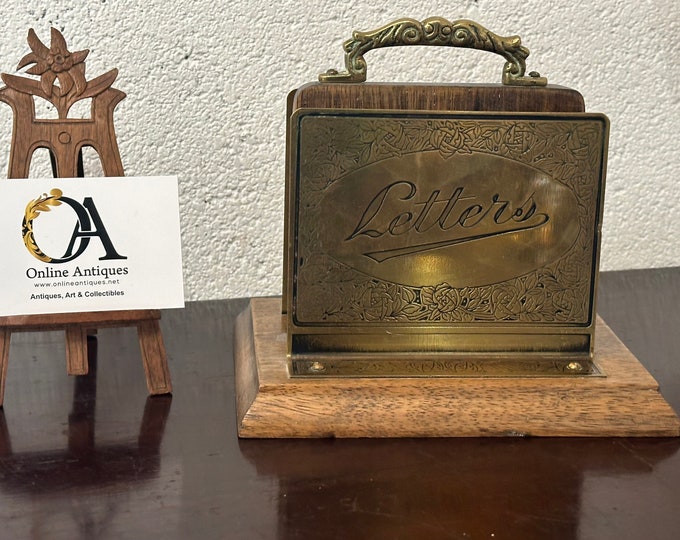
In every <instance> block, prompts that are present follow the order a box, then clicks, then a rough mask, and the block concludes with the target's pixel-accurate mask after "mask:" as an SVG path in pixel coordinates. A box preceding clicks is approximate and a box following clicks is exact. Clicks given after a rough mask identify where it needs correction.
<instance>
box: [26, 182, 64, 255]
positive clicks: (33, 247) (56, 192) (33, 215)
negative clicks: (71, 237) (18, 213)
mask: <svg viewBox="0 0 680 540" xmlns="http://www.w3.org/2000/svg"><path fill="white" fill-rule="evenodd" d="M62 195H63V193H62V191H61V190H60V189H56V188H54V189H52V190H50V193H49V195H48V194H47V193H43V194H42V195H41V196H40V197H38V198H37V199H34V200H32V201H30V202H29V203H28V204H27V205H26V212H25V213H24V219H23V221H22V222H21V235H22V237H23V239H24V245H25V246H26V249H28V251H29V252H30V253H31V255H33V256H34V257H35V258H36V259H38V260H40V261H43V262H46V263H48V262H51V261H52V258H51V257H48V256H47V255H45V254H44V253H43V252H42V251H41V250H40V248H39V247H38V244H37V242H36V241H35V236H34V235H33V221H34V220H35V219H37V218H38V216H40V212H49V211H50V209H51V208H50V207H51V206H59V205H60V204H61V201H60V200H59V199H61V196H62Z"/></svg>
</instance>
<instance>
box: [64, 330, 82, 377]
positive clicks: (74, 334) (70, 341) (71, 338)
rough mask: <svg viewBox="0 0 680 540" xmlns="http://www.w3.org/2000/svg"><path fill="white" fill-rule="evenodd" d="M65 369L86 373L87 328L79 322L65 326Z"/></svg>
mask: <svg viewBox="0 0 680 540" xmlns="http://www.w3.org/2000/svg"><path fill="white" fill-rule="evenodd" d="M66 371H67V372H68V374H69V375H87V329H86V328H85V327H84V326H82V325H79V324H74V325H71V326H67V327H66Z"/></svg>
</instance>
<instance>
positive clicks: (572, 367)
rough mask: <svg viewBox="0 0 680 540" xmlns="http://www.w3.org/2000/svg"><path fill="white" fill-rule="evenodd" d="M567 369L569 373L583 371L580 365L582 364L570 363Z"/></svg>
mask: <svg viewBox="0 0 680 540" xmlns="http://www.w3.org/2000/svg"><path fill="white" fill-rule="evenodd" d="M567 369H568V370H569V371H583V366H582V365H581V364H580V362H569V363H568V364H567Z"/></svg>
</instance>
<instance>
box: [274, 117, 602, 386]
mask: <svg viewBox="0 0 680 540" xmlns="http://www.w3.org/2000/svg"><path fill="white" fill-rule="evenodd" d="M290 130H291V131H290V133H289V142H290V148H289V157H288V159H289V166H290V189H289V193H288V195H287V196H288V201H287V203H288V208H289V212H290V215H289V216H288V227H287V228H288V238H287V246H288V247H287V250H288V251H287V257H286V259H287V261H288V263H287V266H288V268H287V269H286V271H287V272H288V279H287V283H288V286H289V290H288V291H286V298H287V302H288V305H287V306H286V307H287V314H288V315H287V316H288V319H289V321H288V324H289V348H290V352H291V354H292V356H293V364H294V367H295V365H296V364H295V362H296V361H295V358H296V355H297V356H300V361H301V362H302V356H301V355H306V356H307V360H305V361H308V360H309V355H310V354H311V355H314V354H319V355H325V356H326V357H328V355H333V354H345V355H347V354H353V353H359V354H373V355H378V356H379V355H381V354H382V355H388V356H389V358H390V359H391V360H394V359H397V360H398V358H399V357H400V356H404V355H406V356H409V355H410V356H411V357H412V356H413V353H423V354H427V353H433V352H436V353H438V354H439V353H443V352H449V353H455V352H475V353H484V352H489V353H492V354H494V355H496V356H498V355H501V356H502V355H503V354H511V355H515V356H516V355H517V354H518V353H522V354H525V355H545V354H546V353H560V352H562V353H568V354H569V355H577V356H579V355H580V356H581V357H583V358H586V359H587V357H589V355H590V353H591V351H592V341H593V340H592V334H593V331H594V313H595V312H594V290H595V281H596V276H597V264H598V251H599V231H600V226H601V213H602V212H601V211H602V203H603V200H602V199H603V188H604V168H605V159H606V142H607V134H608V121H607V119H606V117H604V116H603V115H596V114H595V115H593V114H550V115H546V114H524V113H522V114H516V113H491V114H487V113H423V112H385V111H363V110H337V111H336V110H326V109H322V110H309V109H301V110H298V111H296V112H295V114H294V115H293V116H292V118H291V120H290ZM402 360H403V358H402ZM539 363H540V362H539ZM312 364H313V362H312ZM549 364H550V363H549V362H548V364H545V365H549ZM568 364H569V362H567V363H566V364H565V365H568ZM310 365H311V364H310ZM357 365H358V364H357ZM399 365H406V363H404V362H401V363H399ZM457 365H459V364H457ZM489 365H490V364H489ZM300 366H301V367H300V369H299V370H298V371H297V372H298V373H300V374H301V373H307V374H314V372H313V370H311V371H310V370H309V369H305V368H304V366H302V364H300ZM409 369H411V368H409ZM341 371H343V373H344V372H345V371H344V370H341ZM406 371H407V372H408V369H407V370H406ZM581 371H583V372H584V373H585V372H588V373H591V370H590V368H588V369H584V370H581ZM510 372H512V369H511V370H510Z"/></svg>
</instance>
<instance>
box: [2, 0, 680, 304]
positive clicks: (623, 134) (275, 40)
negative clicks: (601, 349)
mask: <svg viewBox="0 0 680 540" xmlns="http://www.w3.org/2000/svg"><path fill="white" fill-rule="evenodd" d="M435 15H437V16H442V17H445V18H448V19H450V20H454V19H458V18H468V19H473V20H475V21H477V22H479V23H481V24H483V25H484V26H486V27H487V28H488V29H489V30H491V31H493V32H496V33H497V34H501V35H511V34H519V35H520V36H521V37H522V40H523V43H524V45H526V46H527V47H529V49H530V50H531V51H532V54H531V56H530V57H529V59H528V61H527V69H528V71H531V70H537V71H540V72H541V74H542V75H545V76H547V77H548V79H549V81H550V82H551V83H555V84H562V85H566V86H571V87H573V88H576V89H578V90H579V91H580V92H581V93H582V94H583V95H584V97H585V100H586V107H587V109H588V110H589V111H592V112H603V113H605V114H607V115H608V116H609V118H610V120H611V137H610V145H609V166H608V174H607V177H608V178H607V197H606V212H605V216H604V222H605V224H604V246H603V251H602V264H601V267H602V269H604V270H612V269H624V268H642V267H660V266H676V265H680V247H679V245H678V238H680V188H679V187H678V185H679V182H678V171H680V153H679V152H678V151H677V146H676V143H675V142H674V141H675V139H676V138H677V137H678V135H677V133H678V124H680V75H679V72H680V52H679V50H678V47H677V40H678V38H679V37H680V5H679V4H678V3H677V0H656V1H653V0H597V1H595V0H588V1H578V0H577V1H573V2H566V1H564V0H559V1H558V0H504V1H503V2H498V1H495V0H467V1H464V0H460V1H458V2H450V1H444V0H431V1H421V0H389V1H380V0H376V1H374V2H365V3H364V2H358V1H353V0H348V1H345V2H339V1H338V0H322V1H317V2H312V1H300V0H296V1H293V0H283V1H280V2H276V1H274V2H272V1H264V0H233V1H231V2H222V3H220V2H215V1H208V0H175V1H173V2H168V1H167V0H126V1H119V0H99V1H96V2H95V1H91V0H84V1H82V2H74V1H73V0H70V1H68V2H62V1H52V0H51V1H49V2H46V1H44V0H42V1H27V2H21V1H19V0H4V2H3V3H2V6H0V21H2V22H1V23H0V70H1V71H3V72H12V71H13V70H14V68H15V67H16V63H17V62H18V61H19V59H20V58H21V57H22V56H23V55H24V54H26V53H27V52H29V50H28V45H27V44H26V33H27V30H28V28H31V27H32V28H34V29H35V30H36V32H37V33H38V35H39V37H40V38H41V39H42V40H43V41H44V42H49V28H50V26H52V25H53V26H56V27H57V28H59V29H60V30H61V31H62V32H63V34H64V36H65V38H66V40H67V43H68V44H69V46H70V49H71V50H72V51H73V50H80V49H83V48H89V49H90V50H91V52H90V55H89V57H88V59H87V67H88V72H87V73H88V76H89V77H94V76H97V75H100V74H102V73H104V72H105V71H107V70H109V69H111V68H114V67H117V68H118V69H119V70H120V75H119V77H118V80H117V81H116V84H115V86H116V87H117V88H120V89H121V90H123V91H125V92H126V93H127V94H128V97H127V99H125V100H124V101H123V102H122V103H121V104H120V105H119V106H118V108H117V109H116V113H115V119H116V129H117V133H118V139H119V144H120V148H121V154H122V158H123V164H124V166H125V168H126V173H127V174H128V175H155V174H176V175H177V176H179V179H180V200H181V219H182V227H183V246H184V248H183V249H184V265H185V290H186V295H187V299H189V300H195V299H208V298H227V297H238V296H251V295H263V294H278V293H279V292H280V287H281V285H280V281H281V265H282V263H281V251H282V248H281V246H282V229H283V226H282V225H283V191H284V190H283V176H284V173H283V171H284V144H285V133H284V123H285V98H286V94H287V92H288V91H289V90H290V89H292V88H294V87H297V86H299V85H301V84H304V83H306V82H310V81H314V80H316V76H317V74H318V73H319V72H322V71H325V70H327V69H328V68H331V67H335V68H341V67H343V62H342V59H343V55H342V49H341V43H342V41H344V40H345V39H347V38H349V37H350V35H351V31H352V30H355V29H356V30H372V29H374V28H377V27H378V26H381V25H383V24H386V23H388V22H391V21H392V20H394V19H397V18H399V17H412V18H416V19H421V20H422V19H424V18H427V17H430V16H435ZM366 58H367V61H368V66H369V73H368V77H369V80H371V81H378V80H381V81H437V82H498V81H499V79H500V72H501V68H502V63H503V62H502V59H501V58H500V57H498V56H496V55H491V54H489V53H483V52H479V51H466V50H460V49H437V48H401V49H384V50H377V51H372V52H370V53H369V54H368V55H367V57H366ZM10 133H11V110H10V109H9V107H7V106H6V105H4V104H0V171H6V170H7V157H8V155H7V154H8V148H9V140H10ZM2 174H4V173H2Z"/></svg>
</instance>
